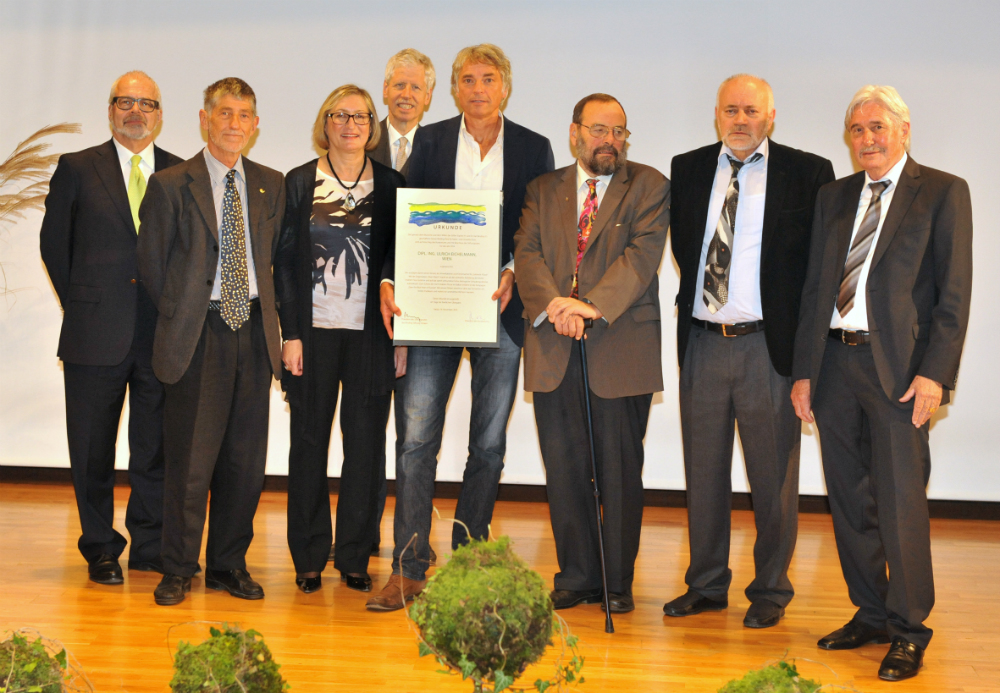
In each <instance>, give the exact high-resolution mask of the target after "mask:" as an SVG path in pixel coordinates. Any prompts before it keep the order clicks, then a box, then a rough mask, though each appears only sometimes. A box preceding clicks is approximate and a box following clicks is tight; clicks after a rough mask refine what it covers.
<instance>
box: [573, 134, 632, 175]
mask: <svg viewBox="0 0 1000 693" xmlns="http://www.w3.org/2000/svg"><path fill="white" fill-rule="evenodd" d="M627 152H628V144H626V145H625V146H623V147H622V148H621V151H618V150H617V149H615V147H614V145H612V144H602V145H601V146H600V147H598V148H597V149H595V150H594V151H593V153H591V154H589V155H588V152H587V150H586V145H585V144H584V143H583V141H582V140H581V141H580V142H578V143H577V145H576V156H577V158H578V159H580V161H581V163H583V165H584V167H586V169H587V170H588V171H590V172H592V173H593V174H594V175H597V176H610V175H612V174H613V173H616V172H617V171H618V169H620V168H621V167H622V166H624V165H625V162H626V161H627V160H628V154H627ZM605 153H610V154H614V155H615V158H613V159H610V160H608V159H599V158H598V157H597V155H598V154H605Z"/></svg>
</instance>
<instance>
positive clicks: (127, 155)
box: [111, 138, 156, 190]
mask: <svg viewBox="0 0 1000 693" xmlns="http://www.w3.org/2000/svg"><path fill="white" fill-rule="evenodd" d="M111 141H112V142H114V143H115V149H116V150H117V151H118V161H119V162H120V163H121V167H122V177H123V178H124V179H125V190H128V179H129V177H130V176H131V175H132V157H133V156H135V153H134V152H131V151H129V150H128V149H126V148H125V147H123V146H122V143H121V142H119V141H118V140H116V139H114V138H112V140H111ZM139 156H140V157H142V158H141V160H140V161H139V171H141V172H142V177H143V178H144V179H145V180H146V181H147V182H148V181H149V177H150V176H151V175H153V172H154V171H156V156H155V154H154V153H153V143H152V142H150V143H149V144H148V145H147V146H146V148H145V149H143V150H142V151H141V152H139Z"/></svg>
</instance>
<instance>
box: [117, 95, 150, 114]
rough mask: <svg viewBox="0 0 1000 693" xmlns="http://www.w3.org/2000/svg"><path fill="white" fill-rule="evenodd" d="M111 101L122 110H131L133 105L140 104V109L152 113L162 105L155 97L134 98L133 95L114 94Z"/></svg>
mask: <svg viewBox="0 0 1000 693" xmlns="http://www.w3.org/2000/svg"><path fill="white" fill-rule="evenodd" d="M111 103H113V104H114V105H115V106H117V107H118V110H120V111H131V110H132V106H134V105H135V104H139V110H140V111H142V112H143V113H152V112H153V111H155V110H157V109H158V108H159V107H160V102H159V101H153V99H134V98H132V97H131V96H114V97H112V98H111Z"/></svg>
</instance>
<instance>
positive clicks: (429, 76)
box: [385, 48, 437, 92]
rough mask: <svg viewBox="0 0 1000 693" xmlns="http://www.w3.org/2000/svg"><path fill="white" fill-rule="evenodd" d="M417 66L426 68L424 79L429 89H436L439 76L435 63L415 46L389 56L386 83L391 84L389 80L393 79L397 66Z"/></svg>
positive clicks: (386, 67) (429, 90)
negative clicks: (435, 70) (436, 72)
mask: <svg viewBox="0 0 1000 693" xmlns="http://www.w3.org/2000/svg"><path fill="white" fill-rule="evenodd" d="M417 66H419V67H422V68H424V81H426V82H427V91H428V92H431V91H434V85H435V84H436V83H437V77H436V75H435V73H434V63H432V62H431V59H430V58H428V57H427V56H426V55H424V54H423V53H421V52H420V51H418V50H417V49H415V48H404V49H403V50H401V51H399V52H398V53H396V55H394V56H392V57H391V58H389V62H388V63H386V65H385V83H386V84H389V81H390V80H391V79H392V73H393V72H395V71H396V69H397V68H400V67H417Z"/></svg>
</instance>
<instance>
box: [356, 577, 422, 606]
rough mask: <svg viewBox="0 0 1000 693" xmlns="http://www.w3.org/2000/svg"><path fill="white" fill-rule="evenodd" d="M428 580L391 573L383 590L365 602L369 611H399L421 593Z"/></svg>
mask: <svg viewBox="0 0 1000 693" xmlns="http://www.w3.org/2000/svg"><path fill="white" fill-rule="evenodd" d="M426 584H427V580H411V579H410V578H406V577H403V576H402V575H395V574H393V575H390V576H389V582H387V583H385V587H383V588H382V591H381V592H379V593H378V594H376V595H375V596H373V597H371V598H370V599H369V600H368V602H367V603H366V604H365V608H366V609H368V610H369V611H399V610H400V609H402V608H403V607H404V606H406V602H408V601H412V600H413V597H415V596H416V595H418V594H420V593H421V592H422V591H423V589H424V585H426Z"/></svg>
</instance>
